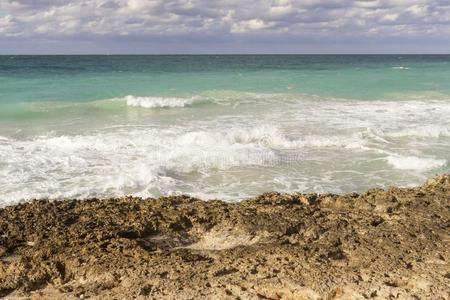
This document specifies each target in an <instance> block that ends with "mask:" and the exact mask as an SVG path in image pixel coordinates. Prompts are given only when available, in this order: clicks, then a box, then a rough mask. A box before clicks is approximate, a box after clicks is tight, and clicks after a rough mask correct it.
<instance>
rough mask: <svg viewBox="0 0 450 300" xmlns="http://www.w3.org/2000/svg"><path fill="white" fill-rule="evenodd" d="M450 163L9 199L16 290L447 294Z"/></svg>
mask: <svg viewBox="0 0 450 300" xmlns="http://www.w3.org/2000/svg"><path fill="white" fill-rule="evenodd" d="M449 227H450V175H443V176H438V177H434V178H432V179H429V180H428V181H427V182H426V183H425V184H423V185H422V186H420V187H417V188H396V187H393V188H389V189H386V190H383V189H371V190H369V191H367V192H366V193H364V194H356V193H354V194H346V195H332V194H324V195H317V194H289V195H288V194H278V193H267V194H263V195H261V196H258V197H256V198H253V199H249V200H245V201H242V202H239V203H227V202H223V201H218V200H217V201H201V200H199V199H194V198H190V197H182V196H180V197H167V198H160V199H139V198H132V197H124V198H119V199H90V200H83V201H78V200H65V201H54V202H50V201H44V200H39V201H32V202H29V203H25V204H21V205H16V206H10V207H6V208H3V209H0V297H5V298H6V299H28V298H31V299H87V298H89V299H136V298H138V299H139V298H140V299H152V298H156V299H389V298H392V299H448V298H449V297H450V265H449V260H450V251H449V248H450V236H449V233H450V228H449Z"/></svg>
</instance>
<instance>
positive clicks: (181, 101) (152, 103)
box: [125, 95, 194, 108]
mask: <svg viewBox="0 0 450 300" xmlns="http://www.w3.org/2000/svg"><path fill="white" fill-rule="evenodd" d="M125 100H126V102H127V105H128V106H132V107H143V108H174V107H185V106H190V105H191V104H192V103H193V101H194V98H175V97H148V96H147V97H138V96H132V95H128V96H126V97H125Z"/></svg>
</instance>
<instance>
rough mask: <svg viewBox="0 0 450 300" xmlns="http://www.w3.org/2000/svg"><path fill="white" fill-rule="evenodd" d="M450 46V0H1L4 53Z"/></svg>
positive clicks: (440, 49) (429, 49) (423, 49)
mask: <svg viewBox="0 0 450 300" xmlns="http://www.w3.org/2000/svg"><path fill="white" fill-rule="evenodd" d="M178 53H188V54H202V53H224V54H230V53H245V54H250V53H299V54H302V53H304V54H316V53H317V54H331V53H349V54H352V53H450V0H360V1H349V0H328V1H324V0H223V1H214V0H0V54H178Z"/></svg>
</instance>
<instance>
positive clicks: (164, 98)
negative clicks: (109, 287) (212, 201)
mask: <svg viewBox="0 0 450 300" xmlns="http://www.w3.org/2000/svg"><path fill="white" fill-rule="evenodd" d="M449 113H450V56H448V55H317V56H316V55H227V56H221V55H219V56H217V55H193V56H184V55H175V56H173V55H169V56H0V203H4V204H9V203H15V202H17V201H21V200H27V199H31V198H35V197H38V198H64V197H78V198H86V197H91V196H100V197H102V196H120V195H124V194H134V195H140V196H160V195H167V194H177V193H187V194H191V195H195V196H200V197H202V198H214V197H219V198H224V199H230V200H239V199H242V198H244V197H249V196H253V195H255V194H258V193H261V192H264V191H270V190H278V191H285V192H292V191H318V192H321V191H330V192H347V191H362V190H364V189H366V188H368V187H371V186H388V185H391V184H395V185H415V184H419V183H420V182H421V181H422V180H424V179H425V178H426V177H427V176H430V175H432V174H435V173H443V172H448V171H449V169H450V167H449V160H450V150H449V149H450V121H449V118H448V115H449Z"/></svg>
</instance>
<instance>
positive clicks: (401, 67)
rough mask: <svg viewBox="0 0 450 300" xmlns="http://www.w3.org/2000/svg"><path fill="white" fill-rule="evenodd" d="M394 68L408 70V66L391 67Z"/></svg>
mask: <svg viewBox="0 0 450 300" xmlns="http://www.w3.org/2000/svg"><path fill="white" fill-rule="evenodd" d="M392 69H394V70H409V69H410V68H408V67H404V66H398V67H392Z"/></svg>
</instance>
